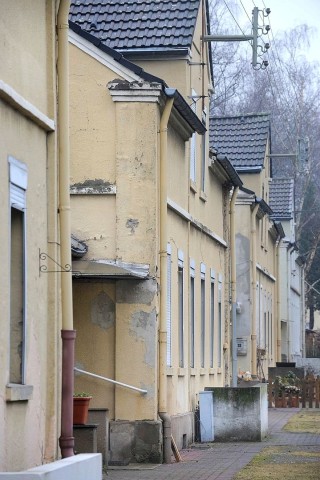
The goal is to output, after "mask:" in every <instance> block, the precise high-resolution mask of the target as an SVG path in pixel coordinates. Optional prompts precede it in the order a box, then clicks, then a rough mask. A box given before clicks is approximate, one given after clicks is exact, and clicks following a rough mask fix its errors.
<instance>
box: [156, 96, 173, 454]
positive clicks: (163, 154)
mask: <svg viewBox="0 0 320 480" xmlns="http://www.w3.org/2000/svg"><path fill="white" fill-rule="evenodd" d="M172 106H173V98H168V99H167V101H166V104H165V107H164V110H163V113H162V116H161V120H160V286H161V289H160V327H159V400H158V411H159V417H160V418H161V420H162V422H163V461H164V463H171V417H170V415H169V414H168V413H167V371H166V370H167V315H166V314H167V241H168V236H167V196H168V195H167V190H168V187H167V163H168V159H167V148H168V122H169V117H170V114H171V110H172Z"/></svg>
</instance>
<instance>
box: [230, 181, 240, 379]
mask: <svg viewBox="0 0 320 480" xmlns="http://www.w3.org/2000/svg"><path fill="white" fill-rule="evenodd" d="M238 191H239V187H236V188H235V189H234V190H233V193H232V198H231V202H230V254H231V304H232V310H231V312H232V386H233V387H236V386H237V384H238V372H237V369H238V366H237V312H236V302H237V289H236V286H237V271H236V235H235V203H236V199H237V195H238Z"/></svg>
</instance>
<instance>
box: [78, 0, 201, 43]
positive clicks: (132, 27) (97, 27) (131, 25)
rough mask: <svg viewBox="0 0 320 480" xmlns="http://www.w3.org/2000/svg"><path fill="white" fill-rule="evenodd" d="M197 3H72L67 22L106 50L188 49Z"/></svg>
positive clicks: (85, 0)
mask: <svg viewBox="0 0 320 480" xmlns="http://www.w3.org/2000/svg"><path fill="white" fill-rule="evenodd" d="M199 5H200V0H72V1H71V6H70V16H69V19H70V20H71V21H72V22H74V23H76V24H78V25H80V26H81V28H82V29H83V30H86V31H87V32H90V33H92V34H94V35H96V36H98V37H99V38H100V39H101V40H102V42H105V43H106V44H107V45H108V46H109V47H111V48H114V49H116V50H121V51H122V52H125V51H127V50H130V51H132V50H134V49H141V48H143V49H146V50H150V51H152V50H153V48H163V49H168V50H170V49H180V48H189V47H191V43H192V37H193V34H194V28H195V24H196V20H197V15H198V10H199Z"/></svg>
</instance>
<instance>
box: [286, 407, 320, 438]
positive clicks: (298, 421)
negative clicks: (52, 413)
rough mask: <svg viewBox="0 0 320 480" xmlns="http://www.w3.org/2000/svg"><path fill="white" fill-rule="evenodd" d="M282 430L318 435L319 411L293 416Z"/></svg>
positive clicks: (302, 412) (319, 432)
mask: <svg viewBox="0 0 320 480" xmlns="http://www.w3.org/2000/svg"><path fill="white" fill-rule="evenodd" d="M284 430H286V431H287V432H297V433H315V434H320V411H305V410H304V411H301V412H299V413H296V414H295V415H293V416H292V417H291V418H290V420H289V421H288V423H287V424H286V425H285V427H284Z"/></svg>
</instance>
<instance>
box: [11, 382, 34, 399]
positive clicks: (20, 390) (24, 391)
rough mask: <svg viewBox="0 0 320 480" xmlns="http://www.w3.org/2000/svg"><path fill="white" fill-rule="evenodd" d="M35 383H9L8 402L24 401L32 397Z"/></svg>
mask: <svg viewBox="0 0 320 480" xmlns="http://www.w3.org/2000/svg"><path fill="white" fill-rule="evenodd" d="M32 393H33V385H20V384H17V383H9V384H8V385H7V386H6V401H7V402H22V401H26V400H30V399H31V398H32Z"/></svg>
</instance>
